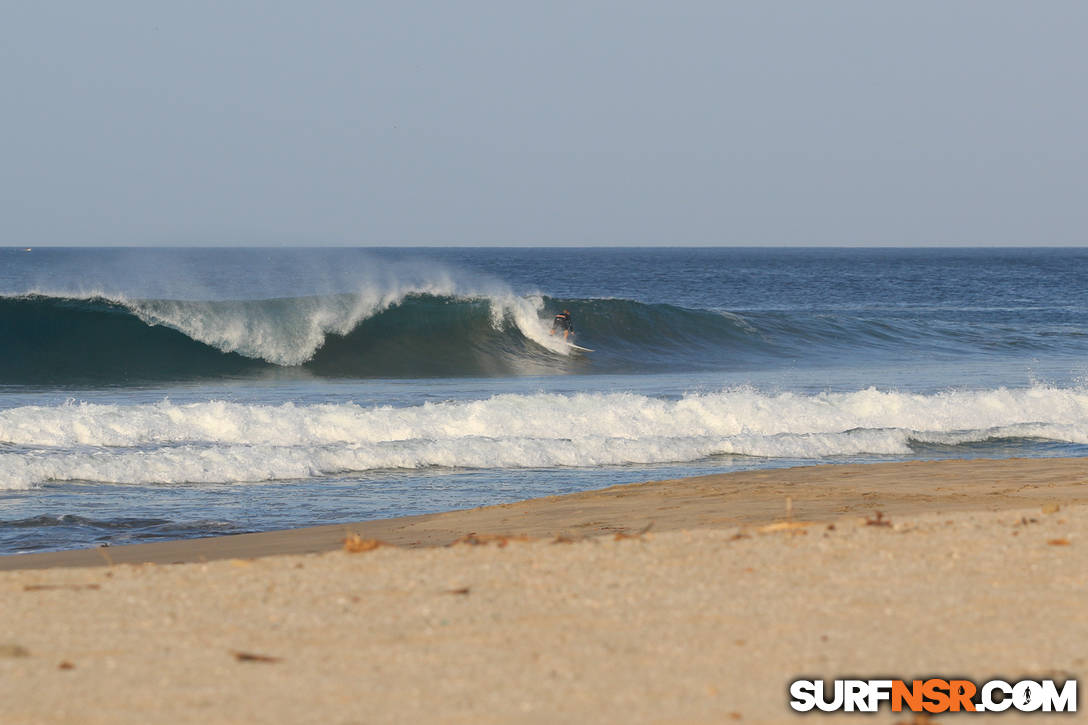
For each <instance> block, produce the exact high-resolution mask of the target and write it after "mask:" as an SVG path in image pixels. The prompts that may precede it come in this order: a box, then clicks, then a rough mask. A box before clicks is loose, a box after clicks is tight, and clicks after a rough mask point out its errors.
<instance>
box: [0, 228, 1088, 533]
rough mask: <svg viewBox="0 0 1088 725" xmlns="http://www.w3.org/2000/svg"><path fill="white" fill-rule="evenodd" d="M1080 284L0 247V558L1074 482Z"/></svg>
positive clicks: (712, 262)
mask: <svg viewBox="0 0 1088 725" xmlns="http://www.w3.org/2000/svg"><path fill="white" fill-rule="evenodd" d="M1085 257H1086V255H1085V253H1084V252H1081V251H1080V250H1000V251H995V250H958V251H951V250H834V249H825V250H727V249H719V250H707V249H687V250H684V249H656V250H654V249H649V250H647V249H613V250H600V249H596V250H595V249H585V250H551V249H507V250H482V249H429V250H112V249H99V250H93V249H92V250H86V249H83V250H77V249H70V250H64V249H53V250H44V251H42V253H41V254H39V253H38V251H37V250H36V251H35V252H34V253H33V254H26V253H21V252H17V251H16V250H0V263H2V264H0V346H2V349H3V350H4V354H3V355H0V553H14V552H17V551H31V550H42V549H56V548H68V547H72V546H87V545H95V544H98V543H122V542H127V541H141V540H151V539H157V538H177V537H189V536H203V535H210V534H221V533H232V532H241V531H256V530H267V529H269V528H279V527H283V526H302V525H308V524H320V523H331V522H337V521H353V520H359V519H365V518H372V517H377V516H394V515H405V514H413V513H423V512H427V511H438V510H444V509H449V508H460V507H468V506H476V505H483V504H488V503H497V502H501V501H511V500H518V499H522V498H527V497H532V496H540V495H550V494H554V493H563V492H569V491H576V490H583V489H587V488H594V487H600V486H606V485H612V484H615V483H623V482H632V481H642V480H651V479H662V478H671V477H677V476H684V475H693V474H701V473H711V472H719V471H729V470H741V469H749V468H759V467H772V468H773V467H780V466H792V465H813V464H820V463H828V462H869V461H882V460H916V459H924V458H940V457H977V456H988V457H1006V456H1050V455H1066V456H1068V455H1073V456H1081V455H1086V454H1088V382H1086V381H1088V366H1086V364H1085V362H1084V361H1085V360H1088V332H1086V331H1088V285H1086V284H1085V282H1084V280H1083V279H1082V278H1081V275H1080V274H1079V273H1078V271H1077V270H1078V269H1080V268H1083V267H1081V266H1079V265H1082V264H1083V262H1085V261H1088V258H1085ZM562 309H570V310H571V312H572V313H573V316H574V320H575V340H576V341H577V342H578V343H579V344H582V345H584V346H586V347H591V348H594V350H595V352H593V353H590V354H575V353H574V352H573V351H572V350H571V349H570V348H569V346H567V345H565V344H563V343H562V342H561V340H560V339H559V338H558V337H557V336H555V335H552V334H550V327H551V317H552V315H554V314H555V313H556V312H558V311H560V310H562Z"/></svg>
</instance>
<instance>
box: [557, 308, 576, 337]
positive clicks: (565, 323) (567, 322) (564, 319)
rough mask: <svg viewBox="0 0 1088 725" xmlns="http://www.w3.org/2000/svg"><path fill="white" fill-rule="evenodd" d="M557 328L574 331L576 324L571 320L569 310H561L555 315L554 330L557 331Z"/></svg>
mask: <svg viewBox="0 0 1088 725" xmlns="http://www.w3.org/2000/svg"><path fill="white" fill-rule="evenodd" d="M556 330H563V331H564V332H574V325H573V323H572V322H571V319H570V313H569V312H560V313H559V314H558V315H556V316H555V322H553V323H552V332H555V331H556Z"/></svg>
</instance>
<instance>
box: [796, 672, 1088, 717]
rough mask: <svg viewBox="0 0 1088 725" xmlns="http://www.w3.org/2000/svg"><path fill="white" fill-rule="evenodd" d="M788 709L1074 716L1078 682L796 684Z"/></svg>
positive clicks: (805, 681) (799, 681)
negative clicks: (885, 708)
mask: <svg viewBox="0 0 1088 725" xmlns="http://www.w3.org/2000/svg"><path fill="white" fill-rule="evenodd" d="M790 697H791V698H792V699H791V700H790V707H792V708H793V709H794V710H796V711H798V712H810V711H812V710H822V711H823V712H836V711H842V712H876V711H877V710H879V709H880V707H881V705H882V704H883V703H885V702H886V703H888V704H889V705H890V707H891V710H892V712H903V711H908V712H927V713H939V712H1004V711H1005V710H1008V709H1009V708H1012V709H1014V710H1019V711H1020V712H1076V711H1077V681H1076V680H1066V681H1065V682H1064V683H1062V685H1061V686H1060V687H1059V686H1058V685H1057V684H1055V682H1054V680H1020V681H1019V682H1014V683H1010V682H1006V681H1004V680H990V681H989V682H984V683H982V684H981V685H979V684H976V683H974V682H971V681H970V680H944V679H939V678H930V679H928V680H911V681H909V682H908V681H906V680H833V681H830V682H826V683H825V681H824V680H795V681H794V682H792V683H790Z"/></svg>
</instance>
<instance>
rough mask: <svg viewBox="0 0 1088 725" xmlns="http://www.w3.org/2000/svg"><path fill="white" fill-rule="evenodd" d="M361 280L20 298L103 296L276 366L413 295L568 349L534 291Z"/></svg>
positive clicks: (406, 277) (299, 358) (415, 272)
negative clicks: (260, 289) (206, 295)
mask: <svg viewBox="0 0 1088 725" xmlns="http://www.w3.org/2000/svg"><path fill="white" fill-rule="evenodd" d="M360 275H361V277H360V279H358V280H357V281H356V282H355V284H354V291H353V292H351V293H344V294H330V295H317V296H309V297H290V298H282V299H259V300H210V301H205V300H190V299H154V300H146V299H134V298H132V297H130V296H128V295H123V294H118V293H113V292H107V291H103V290H90V291H89V290H82V291H79V292H74V293H73V292H58V291H45V290H33V291H30V292H27V293H25V294H28V295H29V294H33V295H41V296H44V297H62V298H69V299H95V298H100V299H104V300H107V301H109V302H114V303H116V304H119V305H122V306H124V307H127V308H128V309H130V310H131V311H132V312H133V314H135V315H136V316H137V317H139V318H140V319H141V320H143V321H144V322H145V323H147V324H149V325H163V326H165V327H170V328H172V329H175V330H177V331H179V332H181V333H183V334H185V335H186V336H188V337H191V338H192V339H194V340H198V341H200V342H203V343H205V344H207V345H211V346H212V347H215V348H217V349H219V350H222V351H223V352H234V353H238V354H240V355H244V356H246V357H250V358H254V359H261V360H265V361H266V362H269V363H272V364H274V365H282V366H295V365H301V364H303V363H305V362H307V361H309V360H310V359H312V358H313V356H314V354H315V353H316V352H317V351H318V350H319V349H321V347H322V346H323V345H324V343H325V339H326V337H327V336H328V335H329V334H338V335H344V334H347V333H348V332H350V331H351V330H353V329H354V328H355V327H356V326H357V325H359V323H360V322H362V321H364V320H366V319H368V318H370V317H373V316H375V315H378V314H381V313H382V312H384V311H386V310H388V309H389V308H391V307H393V306H395V305H398V304H400V303H402V302H404V300H405V299H406V298H408V297H409V296H412V295H433V296H443V297H452V298H456V299H460V300H485V301H487V303H488V304H489V306H490V310H491V323H492V325H493V326H494V327H495V328H496V329H498V330H502V329H504V328H506V326H507V325H510V324H512V325H514V326H516V327H517V328H518V329H519V330H520V331H521V333H522V334H523V335H525V336H526V337H528V338H529V339H531V340H533V341H534V342H536V343H537V344H539V345H541V346H542V347H545V348H547V349H549V350H551V351H552V352H554V353H558V354H562V355H567V354H569V352H570V350H569V347H568V346H566V345H563V344H562V342H561V341H560V340H558V339H557V338H555V337H553V336H552V335H550V334H549V327H550V320H548V321H542V320H541V319H540V315H541V313H542V311H543V309H544V301H543V298H542V297H541V296H540V295H539V294H529V295H524V296H519V295H517V294H515V293H514V292H513V291H512V290H511V289H510V287H509V286H508V285H506V284H505V283H503V282H501V281H498V280H495V279H491V278H487V277H481V276H478V275H473V274H470V273H467V272H458V271H454V270H450V269H447V268H445V267H442V266H440V265H433V264H431V265H422V266H419V267H414V266H413V267H405V266H403V265H386V266H382V267H378V268H376V269H374V270H371V271H370V272H369V273H366V274H363V273H362V272H360ZM20 296H22V295H20Z"/></svg>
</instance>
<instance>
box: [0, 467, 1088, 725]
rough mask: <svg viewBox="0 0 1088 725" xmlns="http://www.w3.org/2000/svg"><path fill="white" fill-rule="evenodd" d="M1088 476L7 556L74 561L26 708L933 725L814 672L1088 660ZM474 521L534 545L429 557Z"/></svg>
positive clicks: (50, 594) (490, 513)
mask: <svg viewBox="0 0 1088 725" xmlns="http://www.w3.org/2000/svg"><path fill="white" fill-rule="evenodd" d="M1085 482H1088V460H1086V459H1066V460H1009V461H947V462H940V463H910V464H886V465H885V464H882V465H875V466H820V467H812V468H803V469H791V470H786V471H759V472H750V473H742V474H732V475H724V476H709V477H703V478H697V479H687V480H681V481H671V482H663V483H653V484H641V485H635V486H626V487H616V488H612V489H607V490H605V491H600V492H591V493H585V494H575V495H572V496H565V497H555V498H549V499H540V500H536V501H529V502H523V503H520V504H513V505H509V506H498V507H490V508H486V509H475V510H472V511H463V512H453V513H449V514H442V515H437V516H425V517H414V518H411V519H400V520H391V521H384V522H371V523H367V524H360V525H357V526H352V527H347V528H348V529H349V530H351V531H355V532H358V533H360V534H361V535H363V536H364V537H374V536H377V537H379V538H383V539H387V540H389V541H394V542H397V543H400V544H402V545H411V546H416V547H420V548H414V549H413V548H403V547H392V546H389V547H380V548H377V549H375V550H372V551H368V552H365V553H355V554H352V553H347V552H345V551H344V550H343V548H342V543H341V542H342V540H343V538H344V534H345V527H322V528H316V529H307V530H300V531H294V532H273V533H269V534H257V535H247V536H236V537H224V538H221V539H208V540H202V541H199V542H192V541H190V542H178V543H174V544H155V545H144V546H134V547H116V548H113V549H109V550H108V553H109V555H110V556H111V557H113V559H114V560H115V561H140V560H143V561H160V562H170V561H179V560H187V561H190V562H194V563H188V564H180V565H172V566H164V565H156V564H142V565H115V566H104V565H102V566H94V567H88V566H85V565H86V564H88V563H96V564H104V558H103V557H102V556H101V555H100V554H99V553H98V552H95V551H90V552H63V553H60V554H43V555H34V556H23V557H7V558H5V559H3V560H2V563H3V565H4V566H5V568H9V569H14V568H15V567H26V566H34V567H47V566H53V567H54V568H21V569H18V570H12V571H4V572H0V723H5V725H6V724H8V723H35V724H37V723H151V722H154V723H188V722H194V723H196V722H199V723H220V722H222V723H228V722H276V723H310V722H313V723H384V722H457V723H461V722H463V723H470V722H471V723H477V722H539V723H551V722H708V723H710V722H736V721H739V722H783V721H793V720H796V719H799V718H804V717H808V718H814V719H815V720H817V721H818V722H829V721H840V720H841V721H847V720H849V721H854V722H857V721H860V720H864V721H866V722H897V721H903V722H909V721H910V720H909V718H908V717H906V716H902V715H894V716H893V715H892V714H891V713H888V712H884V713H882V714H881V715H879V716H877V717H875V718H874V717H872V716H865V715H840V716H837V717H831V718H828V717H825V716H819V715H807V716H802V715H796V714H794V713H792V712H791V711H790V710H789V709H788V704H787V703H788V699H789V698H788V696H787V686H788V682H789V681H791V680H793V679H795V678H796V677H799V676H806V677H809V676H811V677H824V678H828V679H833V678H835V677H844V676H862V677H878V676H894V677H904V678H911V677H917V676H928V675H954V676H963V677H967V678H969V679H974V680H985V679H989V678H991V677H994V676H1002V677H1004V678H1006V679H1013V680H1015V679H1021V678H1033V679H1039V678H1044V677H1053V678H1057V679H1059V680H1063V679H1065V678H1067V677H1079V676H1081V675H1083V674H1084V672H1085V670H1086V669H1088V668H1086V658H1088V500H1086V498H1088V486H1086V485H1085ZM787 496H788V497H789V498H790V499H791V501H792V511H791V515H790V520H789V521H788V522H786V521H785V518H786V498H787ZM875 510H880V511H882V512H883V513H884V518H883V519H882V520H881V523H883V522H884V521H886V520H889V519H890V521H891V523H892V525H871V524H867V523H866V518H868V519H869V520H870V521H875V520H876V518H875V515H874V514H873V512H874V511H875ZM651 522H652V523H653V528H652V530H651V531H650V532H649V533H646V534H643V535H633V536H627V537H621V538H619V539H617V538H616V537H615V536H614V533H615V532H616V531H623V532H627V533H629V534H634V533H635V532H637V531H639V530H642V529H644V528H645V527H646V526H647V525H648V524H649V523H651ZM805 522H809V523H810V525H801V524H803V523H805ZM811 522H819V523H811ZM470 532H475V533H476V534H477V537H475V538H476V539H477V540H480V539H482V540H487V539H488V538H489V537H488V535H494V534H507V535H512V534H513V535H517V534H525V535H528V536H531V537H534V538H532V539H531V540H529V541H525V542H522V541H509V542H506V543H505V545H500V544H501V543H502V542H501V541H500V542H497V543H496V542H492V543H490V544H486V545H470V544H462V545H457V546H452V547H445V546H430V547H428V546H425V545H427V544H446V543H448V542H449V541H452V540H454V539H457V538H459V537H461V536H463V535H465V534H468V533H470ZM587 534H594V535H596V536H591V537H586V535H587ZM601 534H612V535H601ZM557 535H558V536H559V537H560V542H561V543H554V542H555V539H556V537H557ZM583 537H585V538H584V540H581V539H583ZM569 539H580V540H577V541H574V542H573V543H566V541H567V540H569ZM306 551H318V552H324V553H312V554H291V555H284V552H306ZM271 554H278V555H271ZM257 555H265V556H263V558H256V559H251V558H249V557H252V556H257ZM202 557H206V558H207V559H209V561H206V562H202V561H200V559H201V558H202ZM263 658H267V659H263ZM1081 700H1082V701H1083V700H1084V698H1083V696H1082V698H1081ZM1082 709H1083V708H1082ZM961 717H962V716H961ZM1082 717H1083V716H1082V715H1075V716H1072V717H1070V716H1050V717H1049V718H1048V716H1045V715H1042V716H1041V715H1030V716H1020V715H1016V714H1012V715H1010V714H1005V715H998V716H975V717H971V716H968V719H969V720H970V721H971V722H989V721H994V722H1017V721H1019V720H1021V719H1023V720H1030V721H1032V722H1037V723H1041V722H1047V721H1048V720H1052V721H1056V722H1074V721H1077V720H1078V719H1079V718H1082ZM940 719H945V718H940Z"/></svg>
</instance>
